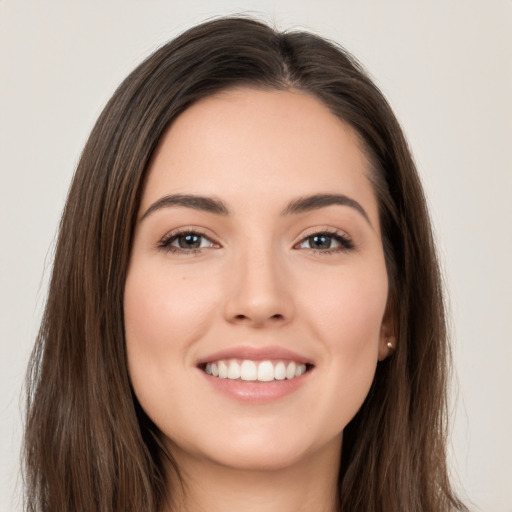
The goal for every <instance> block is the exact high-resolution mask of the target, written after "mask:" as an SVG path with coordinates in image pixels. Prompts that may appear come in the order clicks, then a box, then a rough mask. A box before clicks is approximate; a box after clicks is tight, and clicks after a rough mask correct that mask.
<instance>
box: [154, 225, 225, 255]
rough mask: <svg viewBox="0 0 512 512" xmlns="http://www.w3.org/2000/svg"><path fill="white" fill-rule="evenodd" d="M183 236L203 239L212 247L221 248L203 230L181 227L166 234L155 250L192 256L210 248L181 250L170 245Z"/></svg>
mask: <svg viewBox="0 0 512 512" xmlns="http://www.w3.org/2000/svg"><path fill="white" fill-rule="evenodd" d="M183 235H196V236H199V237H201V238H203V239H207V240H209V241H210V242H211V244H212V247H215V246H216V247H221V245H220V244H219V243H218V242H216V241H215V239H214V237H212V236H211V235H209V234H207V233H206V232H205V231H204V230H203V229H198V228H195V227H182V228H177V229H173V230H171V231H169V232H168V233H166V234H165V235H164V236H163V237H162V238H161V239H160V240H159V241H158V242H157V248H158V249H161V250H163V251H168V252H171V253H181V254H193V253H199V252H201V251H202V250H203V249H209V248H210V247H199V248H190V249H183V248H181V247H175V246H173V245H171V243H172V242H174V241H175V240H177V239H178V238H179V237H180V236H183Z"/></svg>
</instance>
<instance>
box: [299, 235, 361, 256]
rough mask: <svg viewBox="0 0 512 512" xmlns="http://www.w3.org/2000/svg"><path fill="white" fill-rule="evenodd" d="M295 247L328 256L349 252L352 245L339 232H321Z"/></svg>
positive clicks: (346, 237)
mask: <svg viewBox="0 0 512 512" xmlns="http://www.w3.org/2000/svg"><path fill="white" fill-rule="evenodd" d="M297 247H298V248H299V249H310V250H314V251H317V252H320V253H327V254H330V253H337V252H343V251H348V250H351V249H353V248H354V243H353V242H352V240H350V238H349V237H348V236H347V235H345V234H343V233H340V232H339V231H322V232H320V233H313V234H312V235H309V236H308V237H306V238H304V239H303V240H302V242H300V243H299V244H298V246H297Z"/></svg>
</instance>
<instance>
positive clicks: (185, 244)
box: [179, 234, 201, 249]
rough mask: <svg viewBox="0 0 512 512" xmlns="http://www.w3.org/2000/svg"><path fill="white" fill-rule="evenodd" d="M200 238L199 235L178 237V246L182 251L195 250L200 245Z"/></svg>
mask: <svg viewBox="0 0 512 512" xmlns="http://www.w3.org/2000/svg"><path fill="white" fill-rule="evenodd" d="M200 238H201V237H200V236H199V235H193V234H190V235H184V236H181V237H180V240H179V242H180V243H179V245H180V247H181V248H182V249H190V248H193V249H195V248H197V247H199V246H200V245H201V242H200Z"/></svg>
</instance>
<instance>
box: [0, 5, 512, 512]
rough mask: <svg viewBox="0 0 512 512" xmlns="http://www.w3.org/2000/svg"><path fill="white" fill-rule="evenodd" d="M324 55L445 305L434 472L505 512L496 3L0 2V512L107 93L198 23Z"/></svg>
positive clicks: (506, 75) (507, 212)
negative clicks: (355, 99) (427, 254)
mask: <svg viewBox="0 0 512 512" xmlns="http://www.w3.org/2000/svg"><path fill="white" fill-rule="evenodd" d="M237 12H249V13H252V14H255V15H257V16H258V17H261V18H263V19H264V20H267V21H271V22H275V23H276V25H277V26H278V27H279V28H282V29H284V28H292V27H301V28H305V29H308V30H312V31H315V32H318V33H320V34H322V35H324V36H327V37H330V38H332V39H334V40H336V41H338V42H340V43H341V44H343V45H344V46H345V47H346V48H347V49H348V50H350V51H352V52H353V53H354V54H355V55H356V56H357V57H358V58H359V59H360V60H361V61H362V62H363V64H364V65H365V66H367V68H368V69H369V70H370V71H371V73H372V75H373V76H374V78H375V80H376V81H377V83H378V84H379V85H380V86H381V88H382V89H383V91H384V92H385V94H386V95H387V96H388V98H389V100H390V102H391V104H392V106H393V107H394V109H395V111H396V113H397V115H398V117H399V119H400V120H401V122H402V124H403V126H404V128H405V131H406V133H407V135H408V138H409V141H410V144H411V147H412V149H413V152H414V154H415V157H416V160H417V162H418V166H419V169H420V172H421V174H422V177H423V179H424V184H425V188H426V191H427V195H428V197H429V200H430V204H431V209H432V216H433V220H434V224H435V227H436V232H437V237H438V241H439V246H440V251H441V255H442V259H443V264H444V270H445V275H446V283H447V287H448V288H449V292H450V301H451V323H452V325H453V328H452V330H453V343H454V355H455V364H456V370H457V380H458V386H457V389H458V392H457V394H458V400H457V401H455V400H453V401H452V404H453V406H452V408H453V418H452V419H453V429H452V432H453V435H452V442H451V444H450V446H451V448H452V455H451V462H452V466H453V469H454V472H456V473H457V474H458V477H459V480H460V485H461V487H462V488H463V489H465V493H466V495H467V496H468V497H469V498H470V499H471V500H472V502H473V503H474V507H473V509H474V510H482V511H485V512H511V511H512V435H511V434H512V399H511V395H512V372H511V371H510V365H511V361H512V335H511V322H510V319H511V316H512V291H511V290H512V270H511V268H512V156H511V155H512V151H511V147H512V144H511V138H512V100H511V96H512V92H511V91H512V1H510V0H489V1H485V2H484V1H483V0H460V1H455V0H437V1H436V0H433V1H429V2H426V1H425V2H420V1H413V0H402V1H399V0H386V1H382V0H373V1H371V0H363V1H356V0H336V1H334V0H333V1H321V0H315V1H311V0H282V1H279V0H275V1H271V0H267V1H249V0H244V1H235V0H233V1H229V0H225V1H220V0H209V1H204V2H200V1H190V0H189V1H187V2H185V1H179V2H178V1H163V0H162V1H156V0H138V1H135V0H122V1H119V0H87V1H85V0H84V1H75V2H70V1H69V0H59V1H56V0H54V1H50V0H48V1H42V0H39V1H36V0H34V1H28V0H27V1H25V0H3V1H2V0H0V173H1V174H0V180H1V181H0V213H1V221H0V230H1V232H0V236H1V238H0V240H1V250H0V389H1V390H2V391H1V395H0V444H1V452H0V453H1V455H0V510H1V511H6V512H8V511H15V512H19V511H21V509H22V508H21V501H20V496H21V481H20V477H19V450H20V440H21V428H22V427H21V416H22V413H21V412H20V411H21V410H22V400H21V398H20V396H21V387H22V381H23V374H24V371H25V365H26V362H27V358H28V354H29V351H30V347H31V344H32V342H33V339H34V336H35V334H36V332H37V325H38V322H39V319H40V315H41V310H42V305H43V303H44V297H45V293H46V283H47V279H48V276H49V268H50V265H51V254H52V248H53V241H54V236H55V233H56V229H57V225H58V221H59V216H60V212H61V209H62V207H63V204H64V200H65V196H66V191H67V188H68V186H69V183H70V179H71V176H72V173H73V170H74V168H75V166H76V163H77V161H78V158H79V155H80V151H81V148H82V146H83V144H84V142H85V139H86V137H87V135H88V132H89V131H90V129H91V127H92V124H93V122H94V121H95V119H96V117H97V116H98V114H99V113H100V110H101V108H102V106H103V105H104V103H105V102H106V101H107V99H108V98H109V96H110V95H111V94H112V92H113V91H114V89H115V87H116V86H117V85H118V83H119V82H120V81H121V80H122V79H123V78H124V77H125V76H126V75H127V74H128V73H129V72H130V71H131V70H132V69H133V68H134V67H135V66H136V65H137V64H138V63H139V62H140V61H141V60H142V59H143V58H144V57H145V56H147V55H148V54H149V53H150V52H152V51H153V50H154V49H155V48H156V47H157V46H159V45H160V44H162V43H163V42H165V41H167V40H168V39H170V38H171V37H173V36H174V35H176V34H177V33H179V32H181V31H183V30H184V29H186V28H188V27H189V26H191V25H193V24H195V23H198V22H200V21H203V20H204V19H206V18H207V17H211V16H215V15H219V14H230V13H237Z"/></svg>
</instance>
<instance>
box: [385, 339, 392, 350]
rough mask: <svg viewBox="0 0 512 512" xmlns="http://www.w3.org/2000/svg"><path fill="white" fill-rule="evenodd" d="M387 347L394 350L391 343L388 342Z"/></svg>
mask: <svg viewBox="0 0 512 512" xmlns="http://www.w3.org/2000/svg"><path fill="white" fill-rule="evenodd" d="M386 345H387V347H388V348H389V349H391V348H393V343H391V341H388V342H387V344H386Z"/></svg>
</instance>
